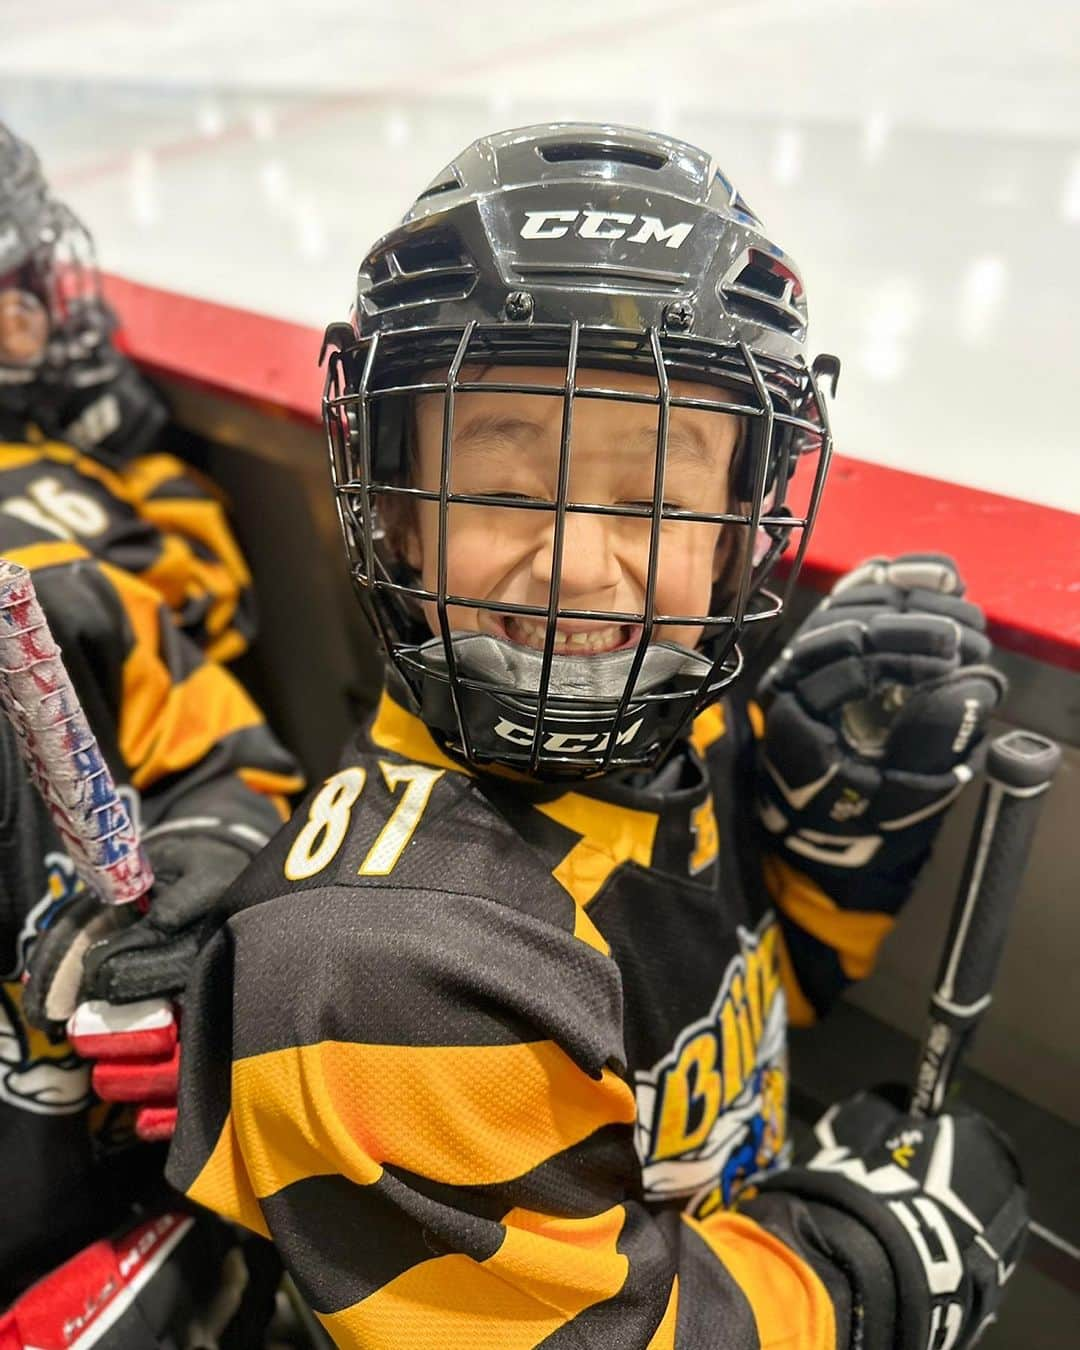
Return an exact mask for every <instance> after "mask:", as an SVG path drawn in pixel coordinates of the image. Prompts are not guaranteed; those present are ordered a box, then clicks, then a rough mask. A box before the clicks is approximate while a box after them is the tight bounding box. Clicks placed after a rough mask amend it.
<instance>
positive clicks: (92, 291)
mask: <svg viewBox="0 0 1080 1350" xmlns="http://www.w3.org/2000/svg"><path fill="white" fill-rule="evenodd" d="M0 292H5V293H7V294H9V295H13V294H14V293H18V295H19V297H20V301H19V303H21V304H22V305H24V306H34V307H40V310H41V311H42V313H43V315H44V317H45V318H46V319H47V322H48V327H49V339H48V343H47V345H46V346H45V348H44V350H43V351H42V352H41V354H40V356H36V357H35V358H33V359H29V360H28V359H23V358H22V357H21V355H20V354H19V353H17V352H6V351H5V350H4V348H3V346H2V345H0V411H7V412H9V413H11V414H15V415H21V416H31V415H33V405H34V402H35V401H36V399H37V397H38V396H39V392H40V391H39V390H38V389H36V388H32V387H33V386H38V385H40V383H41V382H42V381H43V380H45V381H48V378H49V375H50V373H53V374H55V372H56V371H58V370H60V369H61V368H62V367H64V366H66V365H67V364H68V363H69V362H70V361H71V360H72V359H73V357H74V358H82V357H84V356H85V355H86V354H87V353H88V352H90V351H93V350H94V349H95V348H97V347H98V346H100V345H101V343H102V342H103V341H104V340H105V339H106V338H107V337H108V334H109V332H110V331H111V327H112V321H111V318H110V316H109V313H108V310H107V309H106V308H105V305H104V303H103V301H102V299H101V287H100V278H99V273H98V268H97V262H96V259H95V256H94V244H93V240H92V239H91V237H90V234H89V231H88V230H87V229H86V227H85V226H84V225H83V224H82V222H81V221H80V220H79V219H78V217H76V216H75V215H74V214H73V213H72V212H71V211H69V210H68V208H67V207H66V206H64V205H63V204H62V203H61V202H58V201H56V199H55V198H54V197H53V196H52V194H51V193H50V191H49V186H48V183H47V182H46V180H45V175H44V174H43V172H42V169H41V163H40V161H39V160H38V157H37V154H36V153H35V152H34V150H33V148H32V147H31V146H29V145H28V144H27V143H26V141H24V140H20V138H19V137H18V136H16V135H15V134H14V133H13V132H12V131H10V130H9V129H8V128H7V127H6V126H4V124H3V123H2V122H0Z"/></svg>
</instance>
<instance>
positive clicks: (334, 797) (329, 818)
mask: <svg viewBox="0 0 1080 1350" xmlns="http://www.w3.org/2000/svg"><path fill="white" fill-rule="evenodd" d="M379 768H380V770H381V771H382V776H383V780H384V781H385V783H386V786H387V788H389V790H390V791H391V792H394V791H395V790H396V789H397V788H398V787H400V786H401V785H402V784H404V785H405V791H404V792H403V793H402V794H401V799H400V801H398V803H397V805H396V806H395V807H394V810H393V814H392V815H391V816H390V819H389V820H388V821H387V822H386V824H385V825H384V826H383V827H382V829H381V830H380V831H379V833H378V835H377V837H376V839H375V842H374V843H373V844H372V846H371V848H370V849H368V852H367V856H366V857H365V858H364V861H363V862H362V863H361V864H360V867H359V869H358V870H359V874H360V875H361V876H365V877H384V876H387V875H388V874H389V873H390V872H392V871H393V869H394V867H395V865H396V864H397V861H398V859H399V858H400V857H401V855H402V853H403V852H404V850H405V845H406V844H407V843H408V842H409V840H410V839H411V838H412V837H413V834H414V833H415V831H416V827H417V825H419V823H420V817H421V816H422V815H423V814H424V808H425V807H426V806H427V804H428V799H429V798H430V797H431V790H432V788H433V787H434V786H435V784H436V783H437V782H438V781H439V779H440V778H441V777H442V776H443V774H444V772H445V770H444V769H432V768H429V767H428V766H427V765H426V764H391V763H389V762H388V761H386V760H380V761H379ZM366 781H367V772H366V770H364V769H361V768H358V767H354V768H349V769H342V770H340V772H338V773H335V774H333V775H331V777H329V778H328V779H327V780H326V782H325V783H324V784H323V785H322V787H321V788H320V789H319V791H318V792H317V793H316V794H315V796H314V798H313V799H312V803H311V806H310V807H309V808H308V818H307V820H306V821H305V822H304V825H303V826H302V828H301V830H300V832H299V833H298V834H297V836H296V838H295V839H294V840H293V843H292V847H291V848H290V849H289V852H288V854H287V856H286V858H285V869H284V870H285V875H286V877H288V879H289V880H290V881H306V880H307V878H308V877H313V876H314V875H315V874H316V873H317V872H321V871H322V870H323V869H324V868H325V867H327V866H329V864H330V863H331V862H333V860H334V858H335V857H336V856H337V852H338V849H339V848H340V847H341V845H342V844H343V843H344V841H345V836H346V834H348V832H349V824H350V822H351V820H352V811H353V807H354V806H355V805H356V802H357V800H358V798H359V796H360V794H361V793H362V792H363V790H364V784H365V783H366Z"/></svg>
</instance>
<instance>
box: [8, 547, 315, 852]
mask: <svg viewBox="0 0 1080 1350" xmlns="http://www.w3.org/2000/svg"><path fill="white" fill-rule="evenodd" d="M2 538H3V542H4V554H5V556H6V557H8V558H10V559H12V560H13V561H16V562H19V563H22V564H23V565H24V566H26V567H27V568H29V569H30V571H31V572H32V573H33V575H34V581H35V586H36V589H37V592H38V597H39V599H40V601H41V604H42V608H43V609H44V611H45V613H46V616H47V617H48V619H49V623H50V627H51V628H52V630H53V634H54V636H55V638H56V640H57V642H58V643H59V645H60V648H61V651H62V654H63V659H64V664H65V666H66V667H67V669H68V672H69V674H70V675H71V678H72V681H73V683H74V684H75V687H76V689H77V691H78V693H79V697H80V699H81V700H82V702H83V706H84V708H85V711H86V713H87V716H88V718H89V720H90V724H91V726H92V727H93V728H94V731H95V734H96V735H97V737H98V740H99V743H100V744H101V748H102V752H103V753H104V755H105V757H106V759H107V761H108V762H109V765H110V768H111V769H112V771H113V774H114V776H115V777H116V778H117V780H118V782H121V783H124V782H128V783H130V784H131V785H132V786H133V787H135V788H136V789H137V790H138V792H139V794H140V799H141V804H142V816H143V822H144V825H146V826H153V825H155V824H158V823H161V822H163V821H165V820H168V821H169V822H170V824H172V823H174V822H179V821H188V822H194V821H200V822H202V823H203V824H204V826H207V828H209V825H208V822H210V823H213V824H217V825H223V826H225V827H226V828H229V829H231V830H233V831H234V832H235V831H239V832H240V833H239V834H238V838H244V839H247V840H248V841H249V846H250V848H251V851H254V849H255V848H257V847H258V846H260V845H261V844H262V843H264V842H265V841H266V839H267V837H268V836H269V835H271V834H272V833H273V832H274V831H275V830H276V829H277V828H278V827H279V826H280V824H281V821H282V820H283V819H284V818H285V815H286V814H287V807H286V803H285V794H289V793H292V792H295V791H297V790H298V789H299V788H300V786H301V782H302V780H301V778H300V776H299V774H298V772H297V768H296V764H295V762H294V761H293V759H292V757H291V756H290V755H289V754H288V753H287V752H286V751H285V750H284V749H283V748H282V747H281V746H280V745H279V743H278V742H277V740H276V739H275V737H274V736H273V734H272V733H271V732H270V730H269V728H268V727H267V726H266V723H265V721H264V720H263V718H262V716H261V714H260V713H259V710H258V708H257V707H256V706H255V704H254V703H253V702H252V701H251V699H250V698H249V697H248V695H247V694H246V693H245V691H244V690H243V688H242V687H241V686H240V684H239V683H238V682H237V681H236V680H235V679H234V678H233V677H232V676H231V675H230V674H229V673H228V672H227V671H226V670H224V669H223V668H222V667H221V666H220V665H218V664H217V663H216V662H214V661H212V660H210V659H209V658H208V657H206V656H205V655H204V654H203V653H202V652H201V651H200V650H199V649H198V647H196V646H195V645H194V643H192V642H190V641H189V640H188V639H187V638H186V637H185V636H184V635H183V634H182V633H181V632H180V631H179V630H178V629H177V628H176V627H175V625H174V624H173V622H172V620H171V616H170V614H169V612H168V610H167V609H166V608H165V607H164V606H163V605H162V603H161V600H160V597H159V595H158V594H157V592H156V591H155V590H153V588H151V587H149V586H147V585H146V584H145V583H144V582H142V581H140V580H138V579H137V578H135V577H132V576H130V575H129V574H128V573H127V572H124V571H122V570H121V569H119V568H117V567H113V566H111V565H110V564H109V563H106V562H102V561H100V560H99V559H97V558H94V557H91V556H90V555H89V554H88V552H87V551H86V550H85V549H84V548H83V547H82V546H81V545H79V544H77V543H75V542H73V541H68V540H58V539H55V538H49V537H43V536H42V532H41V531H40V530H37V529H35V528H34V527H32V526H29V525H26V524H24V523H23V522H18V521H8V522H6V523H5V527H4V531H3V535H2Z"/></svg>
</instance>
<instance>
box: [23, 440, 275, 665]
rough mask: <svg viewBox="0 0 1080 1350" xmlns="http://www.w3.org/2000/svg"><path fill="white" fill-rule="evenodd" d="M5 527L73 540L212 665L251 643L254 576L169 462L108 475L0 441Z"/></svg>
mask: <svg viewBox="0 0 1080 1350" xmlns="http://www.w3.org/2000/svg"><path fill="white" fill-rule="evenodd" d="M4 518H11V519H14V520H21V521H23V522H24V523H26V524H30V525H34V526H36V527H37V528H39V529H41V530H44V531H47V532H49V533H51V534H52V535H53V536H55V537H57V538H61V539H69V540H74V541H75V542H77V543H79V544H81V545H82V546H83V547H84V548H86V549H87V550H88V551H89V552H90V553H92V554H94V556H95V557H98V558H101V559H102V560H103V561H105V562H108V563H110V564H112V565H113V566H114V567H119V568H122V569H123V570H124V571H125V572H129V573H130V574H131V575H132V576H136V577H138V578H139V579H140V580H142V581H144V582H146V583H147V584H148V585H150V586H152V587H153V588H154V589H155V590H156V591H157V592H158V594H159V595H160V596H161V599H162V600H163V601H164V603H165V605H166V606H167V607H168V609H169V610H170V611H171V612H172V613H173V615H174V616H175V620H176V622H177V624H178V625H179V627H180V628H181V629H182V630H183V632H185V633H186V634H187V636H188V637H190V638H191V639H192V640H193V641H194V642H195V643H196V644H197V645H198V646H199V647H201V648H203V650H205V651H206V652H207V653H208V654H209V655H210V656H212V657H213V658H214V659H215V660H218V661H229V660H232V659H233V658H234V657H236V656H238V655H239V654H240V653H241V652H242V651H244V650H245V648H246V647H247V646H248V644H249V642H250V641H251V638H252V636H253V632H254V622H255V616H254V595H253V592H252V586H251V576H250V574H249V572H248V569H247V564H246V563H245V561H244V557H243V554H242V553H241V551H240V548H239V546H238V544H237V542H236V540H235V538H234V537H233V533H232V529H231V527H230V525H229V522H228V519H227V516H226V512H225V505H224V502H223V501H222V499H221V496H220V494H219V493H218V492H217V490H216V489H215V488H214V486H213V484H212V483H210V482H209V481H208V480H207V479H205V478H203V477H202V476H201V475H200V474H198V473H197V472H196V471H195V470H194V469H192V468H191V467H190V466H189V465H187V464H184V463H183V462H182V461H181V460H179V459H177V458H176V457H175V456H174V455H167V454H150V455H143V456H140V457H138V458H136V459H132V460H129V461H125V462H123V463H120V462H117V463H116V464H115V465H110V463H109V462H108V461H107V459H106V458H102V457H100V456H95V455H89V454H85V453H83V452H81V451H79V450H76V449H75V448H73V447H72V446H69V445H64V444H62V443H60V442H58V441H51V440H46V439H43V438H42V437H41V436H40V434H39V433H36V432H34V431H33V430H32V429H31V430H30V431H28V433H27V439H26V440H20V441H11V442H3V441H0V526H2V523H3V520H4ZM2 533H3V530H2V528H0V535H2Z"/></svg>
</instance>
